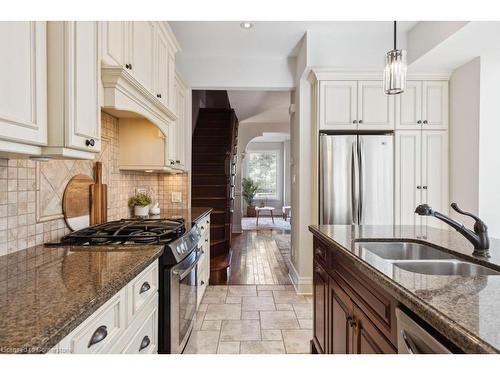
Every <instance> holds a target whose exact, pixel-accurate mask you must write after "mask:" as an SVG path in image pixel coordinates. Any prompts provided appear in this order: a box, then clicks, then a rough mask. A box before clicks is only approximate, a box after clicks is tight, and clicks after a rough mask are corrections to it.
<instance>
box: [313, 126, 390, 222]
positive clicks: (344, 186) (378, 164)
mask: <svg viewBox="0 0 500 375" xmlns="http://www.w3.org/2000/svg"><path fill="white" fill-rule="evenodd" d="M393 144H394V142H393V135H392V134H369V135H364V134H339V135H327V134H320V147H319V150H320V164H319V168H320V170H319V182H320V184H319V205H320V207H319V216H320V217H319V222H320V224H347V225H351V224H366V225H369V224H377V225H384V224H392V223H393V221H394V147H393Z"/></svg>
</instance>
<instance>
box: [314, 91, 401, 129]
mask: <svg viewBox="0 0 500 375" xmlns="http://www.w3.org/2000/svg"><path fill="white" fill-rule="evenodd" d="M319 86H320V88H319V118H320V119H319V126H320V129H324V130H356V129H360V130H391V129H394V98H393V97H392V96H389V95H386V94H385V93H384V90H383V83H382V81H321V82H320V85H319Z"/></svg>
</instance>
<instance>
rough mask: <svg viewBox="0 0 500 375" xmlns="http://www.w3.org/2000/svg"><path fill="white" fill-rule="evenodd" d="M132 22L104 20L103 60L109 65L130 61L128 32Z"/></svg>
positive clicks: (123, 63)
mask: <svg viewBox="0 0 500 375" xmlns="http://www.w3.org/2000/svg"><path fill="white" fill-rule="evenodd" d="M130 25H131V22H124V21H107V22H102V40H101V43H102V60H103V62H104V63H105V64H107V65H122V66H125V64H128V63H129V60H130V58H129V56H128V48H127V45H126V44H127V41H128V33H129V31H130Z"/></svg>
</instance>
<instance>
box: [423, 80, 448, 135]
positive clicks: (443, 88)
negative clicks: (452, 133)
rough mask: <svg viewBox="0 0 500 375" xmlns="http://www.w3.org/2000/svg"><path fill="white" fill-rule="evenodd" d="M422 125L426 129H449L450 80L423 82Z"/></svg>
mask: <svg viewBox="0 0 500 375" xmlns="http://www.w3.org/2000/svg"><path fill="white" fill-rule="evenodd" d="M422 93H423V95H422V124H423V125H422V126H423V128H424V129H427V130H431V129H433V130H434V129H435V130H439V129H443V130H444V129H448V82H447V81H424V82H423V83H422Z"/></svg>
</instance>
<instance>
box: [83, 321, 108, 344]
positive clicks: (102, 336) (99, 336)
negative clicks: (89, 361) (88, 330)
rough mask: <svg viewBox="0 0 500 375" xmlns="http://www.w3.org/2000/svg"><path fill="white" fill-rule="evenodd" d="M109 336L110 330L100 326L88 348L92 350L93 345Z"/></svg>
mask: <svg viewBox="0 0 500 375" xmlns="http://www.w3.org/2000/svg"><path fill="white" fill-rule="evenodd" d="M106 336H108V329H107V327H106V326H100V327H99V328H97V329H96V330H95V332H94V333H93V334H92V337H91V338H90V341H89V344H88V346H87V348H90V347H91V346H92V345H95V344H97V343H99V342H101V341H102V340H104V339H105V338H106Z"/></svg>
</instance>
